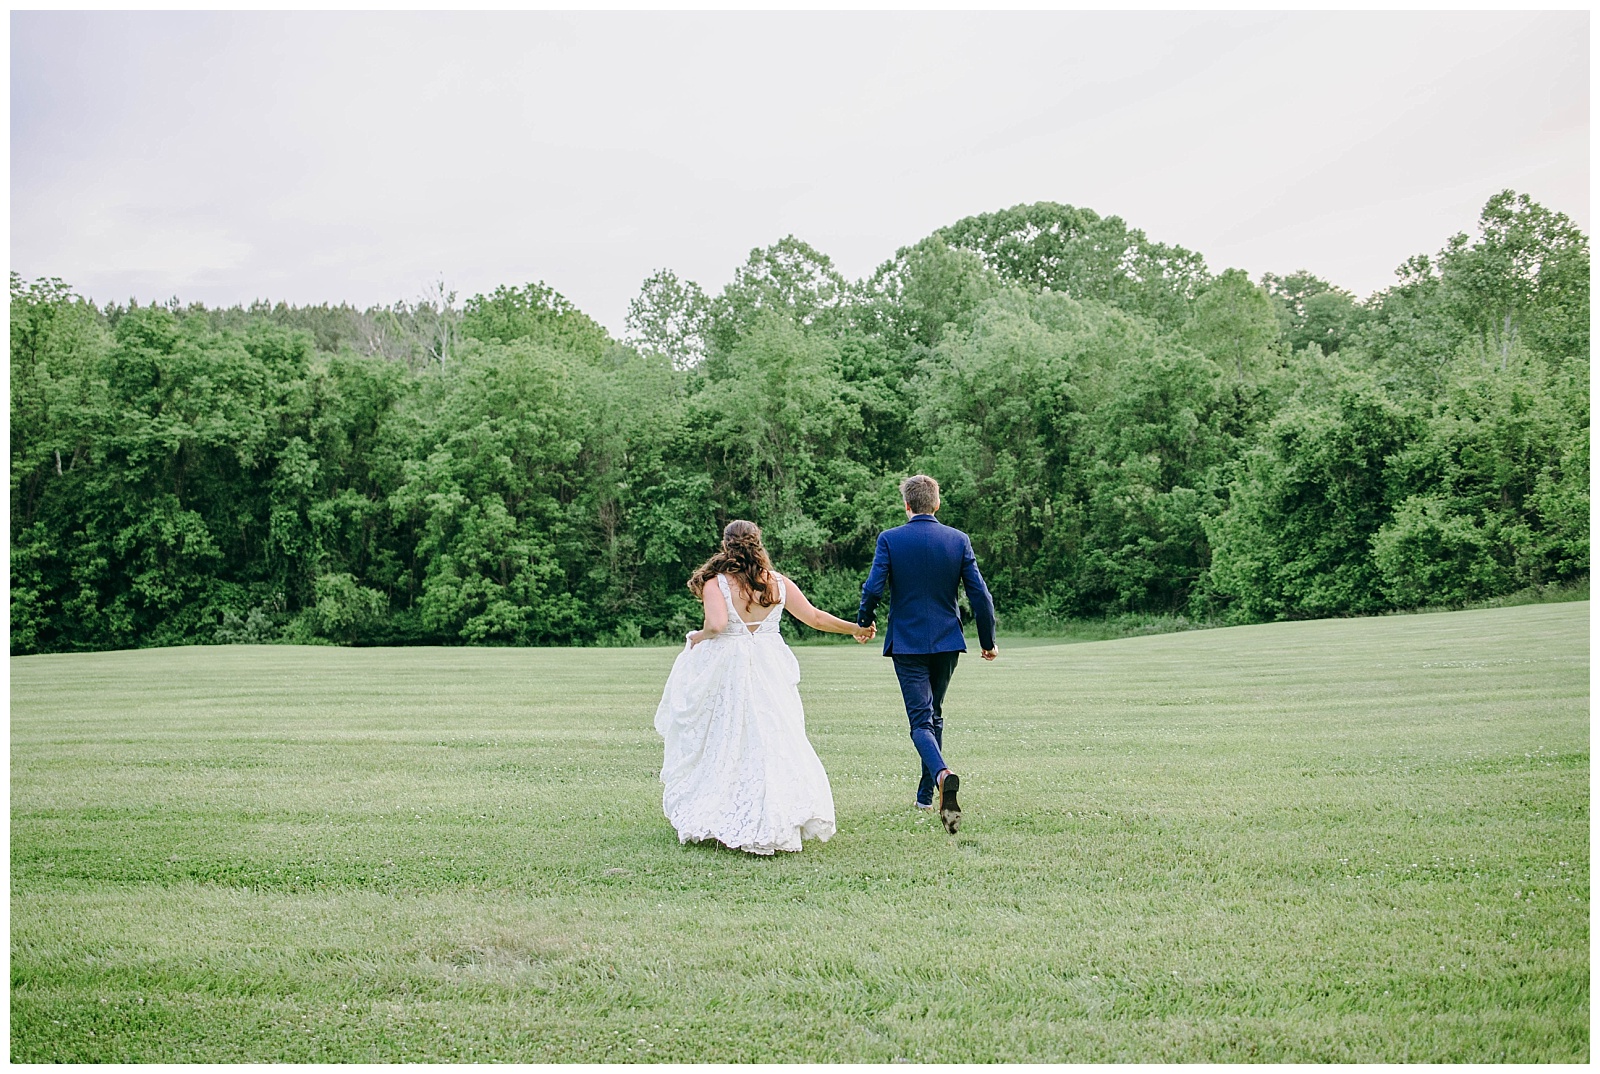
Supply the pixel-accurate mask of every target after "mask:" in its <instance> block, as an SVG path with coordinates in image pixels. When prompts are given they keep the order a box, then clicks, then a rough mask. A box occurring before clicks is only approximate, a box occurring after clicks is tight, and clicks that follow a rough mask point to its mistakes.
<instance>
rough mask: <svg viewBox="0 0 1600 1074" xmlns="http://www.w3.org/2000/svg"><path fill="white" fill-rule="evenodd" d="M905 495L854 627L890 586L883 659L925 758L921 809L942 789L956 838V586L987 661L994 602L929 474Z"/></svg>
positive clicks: (942, 811) (869, 617)
mask: <svg viewBox="0 0 1600 1074" xmlns="http://www.w3.org/2000/svg"><path fill="white" fill-rule="evenodd" d="M900 497H901V499H902V500H904V501H905V507H906V524H905V525H904V526H896V527H895V528H894V529H892V530H885V531H884V532H882V533H880V534H878V551H877V554H876V555H874V556H873V557H872V573H871V574H869V575H868V576H867V581H866V584H865V585H863V586H862V587H861V609H860V611H858V612H857V613H856V625H857V626H861V627H868V626H871V625H872V624H873V621H874V620H873V611H874V610H875V609H876V608H877V606H878V602H879V601H880V600H882V599H883V590H884V587H885V586H887V587H888V588H889V629H888V630H887V631H886V632H885V633H884V638H883V655H884V656H889V657H893V658H894V673H895V675H896V676H897V677H898V678H899V679H900V693H901V694H902V695H903V696H904V697H905V701H906V715H907V716H908V717H910V719H911V742H912V744H913V745H915V746H916V747H917V753H918V755H919V756H920V757H921V758H922V782H920V783H919V784H917V806H918V807H919V808H921V809H932V808H933V801H934V791H936V790H937V791H938V793H939V819H940V820H941V821H943V822H944V826H945V830H946V831H948V832H949V833H950V834H951V835H954V834H955V832H956V827H957V825H959V824H960V823H961V806H960V804H958V803H957V801H956V791H957V790H958V789H959V788H960V786H961V779H960V777H958V776H957V775H956V774H955V773H954V772H952V771H950V769H949V768H948V767H947V766H946V765H945V763H944V756H943V755H942V754H941V753H940V752H939V749H940V747H941V746H942V745H943V744H944V692H945V688H946V687H948V686H949V685H950V676H951V674H952V673H953V672H954V671H955V670H956V660H957V659H958V658H959V657H960V656H961V654H962V653H964V652H966V651H967V642H966V639H965V638H963V637H962V636H961V617H960V614H959V613H958V612H957V611H956V585H957V584H958V583H964V584H965V585H966V588H967V603H969V604H971V605H972V614H973V616H974V617H975V618H976V619H977V621H978V642H979V644H981V645H982V646H983V658H984V659H985V660H993V659H994V658H995V657H997V656H999V655H1000V650H999V649H997V648H996V647H995V642H994V601H993V599H992V598H991V597H990V596H989V587H988V586H986V585H984V584H983V575H981V574H979V573H978V560H977V557H976V556H974V555H973V554H972V541H971V539H970V538H968V537H967V535H966V534H965V533H962V532H961V531H960V530H957V529H951V528H950V527H949V526H946V525H944V524H943V523H941V522H940V521H939V520H938V519H936V518H934V517H933V516H934V514H935V513H937V512H938V510H939V483H938V482H937V481H935V480H934V479H933V478H931V477H928V476H927V475H926V474H917V475H915V476H914V477H908V478H906V479H905V480H904V481H902V482H901V483H900Z"/></svg>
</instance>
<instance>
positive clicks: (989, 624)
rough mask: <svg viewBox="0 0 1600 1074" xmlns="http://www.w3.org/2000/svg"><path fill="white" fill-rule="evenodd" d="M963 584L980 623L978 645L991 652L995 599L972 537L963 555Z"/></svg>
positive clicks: (974, 615)
mask: <svg viewBox="0 0 1600 1074" xmlns="http://www.w3.org/2000/svg"><path fill="white" fill-rule="evenodd" d="M963 536H964V535H963ZM961 584H962V585H964V586H966V589H967V603H968V604H970V605H972V618H974V619H976V620H977V621H978V644H979V645H981V646H982V647H983V649H984V651H985V652H991V651H993V649H994V598H993V597H992V596H990V595H989V587H988V586H987V585H984V583H983V575H982V573H980V572H979V570H978V557H977V556H976V555H974V554H973V551H972V538H970V537H968V538H967V542H966V548H964V549H963V550H962V553H961Z"/></svg>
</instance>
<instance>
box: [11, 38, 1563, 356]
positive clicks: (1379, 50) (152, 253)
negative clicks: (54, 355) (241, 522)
mask: <svg viewBox="0 0 1600 1074" xmlns="http://www.w3.org/2000/svg"><path fill="white" fill-rule="evenodd" d="M1589 38H1590V35H1589V14H1588V12H1585V11H1567V12H1544V13H1530V14H1520V13H1494V12H1468V13H1459V12H1414V13H1405V14H1391V13H1382V12H1333V13H1307V12H1302V13H1288V14H1283V13H1268V12H1247V13H1206V12H1144V13H1095V12H1034V13H1012V14H977V13H911V12H905V13H876V14H852V13H824V12H801V13H776V12H745V13H733V12H719V13H697V14H678V13H657V12H618V13H599V12H589V13H576V14H574V13H557V12H501V13H480V14H429V13H377V12H371V13H361V12H358V13H340V14H332V13H326V14H325V13H292V12H258V13H243V12H239V13H195V12H168V13H141V12H113V11H101V12H14V13H13V14H12V15H11V110H12V111H11V198H12V200H11V267H12V269H13V270H14V271H17V272H20V273H22V274H23V275H24V276H25V277H29V278H32V277H36V276H60V277H62V278H64V279H65V280H67V281H68V282H69V283H71V284H73V285H74V286H75V287H76V288H77V289H78V291H79V292H80V293H82V294H85V295H88V296H90V297H92V298H94V299H96V300H98V301H108V300H117V301H125V300H127V299H128V298H129V297H137V298H139V299H140V300H141V301H148V300H152V299H162V300H164V299H166V298H168V297H170V296H172V295H177V296H179V297H180V298H182V299H183V300H185V301H202V302H205V303H207V304H208V305H231V304H233V303H235V302H249V301H251V300H252V299H256V298H267V299H272V300H278V299H284V300H288V301H290V302H296V303H306V302H322V301H329V302H339V301H349V302H352V303H354V304H356V305H358V306H366V305H369V304H373V303H387V302H392V301H394V300H396V299H402V298H403V299H407V300H414V299H416V298H417V297H418V296H420V295H421V294H422V292H423V290H424V288H425V287H426V286H427V285H428V284H429V283H430V282H431V281H432V280H434V279H436V278H439V277H440V276H442V277H443V278H444V280H445V281H446V284H447V285H448V286H449V287H452V288H454V289H455V290H457V291H458V292H460V294H461V296H462V297H463V298H464V297H465V296H467V295H470V294H473V293H475V292H479V291H487V290H489V289H492V288H493V287H494V286H495V285H497V284H502V283H505V284H521V283H525V282H528V281H531V280H537V279H543V280H544V281H545V282H547V283H548V284H550V285H551V286H553V287H555V288H556V289H557V290H559V291H561V292H562V293H563V294H565V295H566V296H567V297H568V298H570V299H571V300H572V301H574V302H575V303H577V304H578V306H579V307H581V308H582V309H583V310H585V311H586V312H588V313H589V314H590V315H591V316H593V317H595V318H596V319H597V320H599V321H600V322H601V323H603V324H605V325H606V326H607V327H608V328H610V329H611V330H612V331H613V332H618V333H620V331H621V329H622V322H623V316H624V313H625V311H626V308H627V304H628V301H629V299H630V298H632V297H633V296H634V295H635V294H636V293H637V292H638V288H639V284H640V282H641V281H642V280H643V279H644V277H645V276H647V275H648V274H649V273H651V272H652V271H654V270H655V269H657V268H661V267H670V268H672V269H673V270H674V271H676V272H677V273H678V274H679V275H680V276H684V277H687V278H690V279H694V280H697V281H699V282H700V283H701V284H702V285H703V286H705V287H706V288H707V289H708V290H711V291H715V290H717V289H720V288H721V286H722V285H723V284H725V283H726V282H727V281H728V280H729V279H730V278H731V277H732V274H733V271H734V269H735V268H737V267H738V266H739V265H740V264H742V263H743V261H744V260H745V257H746V256H747V255H748V253H749V251H750V249H751V248H752V247H756V246H764V245H767V244H769V243H771V242H774V241H776V240H777V239H779V238H781V237H783V236H784V235H786V234H790V233H793V234H795V235H797V236H798V237H799V238H801V239H804V240H805V241H807V242H809V243H811V244H812V245H813V246H816V247H817V248H819V249H821V250H822V251H823V252H824V253H827V254H828V255H830V256H831V257H832V258H833V259H834V261H835V263H836V264H837V265H838V267H839V268H840V270H841V271H842V272H843V273H844V274H845V275H846V276H848V277H851V278H856V277H860V276H863V275H866V274H867V273H870V272H871V271H872V269H873V268H874V267H875V266H877V265H878V264H879V263H881V262H882V261H884V260H885V259H887V258H888V257H890V256H891V255H892V254H893V252H894V250H895V249H896V248H897V247H899V246H903V245H907V244H909V243H912V242H915V241H916V240H918V239H920V238H922V237H923V236H925V235H927V234H929V233H930V232H932V231H933V230H934V229H935V228H937V227H940V226H942V225H944V224H948V223H952V222H954V221H956V220H958V219H960V218H961V217H963V216H968V215H971V214H974V213H980V212H987V211H991V210H995V209H1001V208H1005V207H1008V206H1011V205H1016V204H1018V203H1021V202H1032V201H1059V202H1065V203H1068V204H1072V205H1079V206H1083V207H1087V208H1090V209H1093V210H1095V211H1096V212H1098V213H1101V214H1103V215H1111V214H1115V215H1118V216H1121V217H1122V218H1123V219H1125V220H1127V221H1128V222H1129V223H1130V224H1131V225H1133V226H1135V227H1139V228H1142V229H1144V231H1145V232H1146V234H1148V235H1149V236H1150V237H1151V238H1152V239H1156V240H1160V241H1164V242H1169V243H1176V244H1179V245H1183V246H1187V247H1189V248H1191V249H1194V250H1198V251H1199V252H1200V253H1201V254H1203V255H1204V256H1205V258H1206V261H1207V264H1208V265H1209V266H1210V267H1211V268H1212V269H1213V270H1214V271H1220V270H1221V269H1223V268H1228V267H1238V268H1243V269H1246V270H1248V271H1249V272H1250V274H1251V275H1252V276H1253V277H1257V278H1259V276H1260V274H1261V273H1262V272H1264V271H1273V272H1288V271H1293V270H1295V269H1299V268H1306V269H1309V270H1311V271H1312V272H1315V273H1317V274H1318V275H1321V276H1324V277H1326V278H1328V279H1331V280H1332V281H1333V282H1335V283H1337V284H1340V285H1341V286H1344V287H1347V288H1349V289H1351V290H1353V291H1356V292H1357V293H1358V294H1361V295H1363V296H1364V295H1366V294H1369V293H1370V292H1372V291H1374V290H1377V289H1380V288H1382V287H1386V286H1388V284H1389V283H1390V282H1391V281H1392V279H1393V270H1394V268H1395V266H1397V265H1398V264H1399V263H1400V262H1401V261H1402V260H1404V259H1405V258H1406V257H1409V256H1410V255H1412V254H1414V253H1424V252H1426V253H1432V252H1434V251H1436V250H1438V249H1439V247H1440V246H1442V245H1443V244H1444V242H1445V240H1446V239H1447V238H1448V237H1449V236H1450V235H1451V234H1453V233H1455V232H1457V231H1463V230H1466V231H1470V230H1472V228H1473V225H1474V222H1475V221H1476V219H1477V213H1478V210H1479V209H1480V208H1481V207H1482V205H1483V203H1484V201H1486V200H1487V199H1488V197H1489V196H1490V195H1491V194H1493V193H1495V192H1496V191H1498V190H1501V189H1503V188H1506V187H1511V188H1514V189H1516V190H1519V191H1523V192H1526V193H1528V194H1531V195H1532V196H1533V197H1534V198H1535V199H1537V200H1538V201H1540V202H1542V203H1543V204H1545V205H1547V206H1549V207H1550V208H1553V209H1557V210H1559V211H1562V212H1565V213H1567V214H1568V215H1570V216H1571V217H1573V218H1574V220H1576V222H1577V223H1578V224H1579V226H1581V227H1582V228H1583V229H1584V230H1585V231H1588V230H1589V226H1590V222H1589Z"/></svg>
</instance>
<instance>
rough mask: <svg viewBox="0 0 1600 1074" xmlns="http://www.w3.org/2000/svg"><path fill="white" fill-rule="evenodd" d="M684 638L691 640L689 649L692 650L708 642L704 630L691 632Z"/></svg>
mask: <svg viewBox="0 0 1600 1074" xmlns="http://www.w3.org/2000/svg"><path fill="white" fill-rule="evenodd" d="M684 637H686V638H688V639H689V648H691V649H693V648H694V647H695V646H696V645H699V644H700V643H701V642H703V641H705V640H706V635H705V631H703V630H691V631H689V633H687V634H685V635H684Z"/></svg>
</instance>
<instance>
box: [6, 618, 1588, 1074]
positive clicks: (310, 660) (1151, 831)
mask: <svg viewBox="0 0 1600 1074" xmlns="http://www.w3.org/2000/svg"><path fill="white" fill-rule="evenodd" d="M1588 617H1589V605H1588V603H1587V602H1584V603H1572V604H1553V605H1533V606H1526V607H1517V608H1505V609H1496V610H1487V611H1469V612H1456V613H1450V614H1440V615H1421V616H1396V617H1391V618H1379V619H1357V620H1336V621H1321V622H1305V623H1286V624H1277V625H1271V626H1260V627H1238V628H1233V629H1227V630H1211V631H1199V632H1192V633H1183V634H1169V635H1161V636H1154V637H1142V638H1131V639H1126V640H1121V641H1108V642H1095V643H1086V644H1076V645H1067V644H1037V643H1036V644H1031V645H1025V646H1014V647H1009V648H1008V647H1007V644H1006V642H1005V639H1004V638H1002V639H1001V646H1002V652H1001V659H1000V660H999V661H998V662H997V663H995V664H993V665H984V664H982V662H981V661H978V660H976V659H968V660H966V661H963V663H962V666H961V668H960V670H959V671H958V672H957V674H956V678H955V681H954V684H953V685H952V687H951V692H950V697H949V699H948V701H947V705H946V713H947V729H946V737H947V752H948V754H949V756H950V757H951V759H952V762H953V764H954V765H955V766H956V768H957V771H959V772H960V773H961V775H962V780H963V782H962V804H963V806H965V808H966V818H965V821H964V826H963V829H962V832H961V834H960V835H959V836H957V837H955V838H951V837H949V836H947V835H946V834H945V833H944V832H943V831H942V830H940V829H939V827H938V823H937V821H936V820H932V819H930V818H929V817H927V816H926V815H925V814H921V813H918V812H916V811H914V810H913V809H912V808H911V805H910V802H911V796H912V790H913V784H914V779H913V777H914V772H913V765H914V763H915V762H914V755H913V753H912V750H911V745H910V742H909V739H908V738H907V736H906V733H905V728H904V715H903V712H902V710H901V707H900V700H899V695H898V691H897V690H896V688H895V685H894V676H893V674H892V673H891V671H890V668H889V665H888V662H887V661H885V660H883V659H882V658H881V657H879V656H877V655H876V647H872V648H857V647H849V648H844V647H810V648H803V649H801V650H799V658H800V661H801V666H802V668H803V672H804V680H803V682H802V683H801V691H802V693H803V695H804V697H805V701H806V711H807V723H808V727H809V729H810V733H811V738H812V741H813V743H814V744H815V745H816V747H817V751H818V753H819V754H820V756H821V757H822V760H823V763H824V764H825V765H826V766H827V768H828V772H829V775H830V777H831V779H832V781H833V788H834V796H835V801H836V804H837V808H838V816H839V832H838V835H837V836H835V838H834V839H833V841H831V842H829V843H827V844H826V845H819V844H814V843H813V844H808V845H807V848H806V850H805V851H804V852H803V853H801V854H798V855H780V856H778V857H777V858H772V859H760V858H753V857H747V856H745V855H742V854H739V853H737V852H732V851H727V850H724V849H720V848H716V847H707V846H689V847H682V846H679V845H678V843H677V839H676V837H675V835H674V833H673V832H672V830H671V829H670V827H668V825H667V824H666V822H665V820H664V819H663V818H662V816H661V810H660V786H659V784H658V782H657V780H656V775H657V771H658V769H659V765H660V754H661V748H660V743H659V740H658V739H657V737H656V735H655V733H654V731H653V730H652V727H651V718H652V716H653V714H654V711H655V704H656V701H657V699H658V697H659V692H660V688H661V684H662V682H663V681H664V680H665V677H666V673H667V669H668V667H669V666H670V664H671V661H672V658H673V655H674V653H673V652H672V651H671V650H662V649H631V650H599V649H582V650H550V649H545V650H539V649H409V650H352V649H332V648H292V647H271V646H269V647H244V646H239V647H217V648H187V649H168V650H146V651H139V652H117V653H103V654H90V655H73V656H44V657H23V658H14V659H13V660H12V661H11V1058H12V1059H13V1060H14V1061H22V1062H47V1061H55V1060H66V1061H105V1060H124V1061H126V1060H206V1061H235V1060H253V1061H317V1060H355V1061H400V1060H458V1061H472V1060H491V1059H493V1060H531V1061H565V1060H622V1061H663V1060H709V1061H724V1060H725V1061H752V1060H774V1061H782V1060H816V1061H832V1060H853V1061H863V1062H885V1061H890V1060H894V1059H908V1060H912V1061H946V1062H953V1061H983V1060H1037V1061H1096V1060H1136V1059H1142V1060H1217V1061H1232V1060H1282V1061H1295V1060H1314V1061H1321V1060H1354V1061H1368V1060H1386V1061H1401V1062H1405V1061H1422V1060H1428V1061H1435V1060H1437V1061H1456V1060H1485V1061H1492V1060H1526V1061H1533V1060H1537V1061H1545V1060H1563V1061H1587V1060H1588V1058H1589V1002H1590V998H1589V923H1588V922H1589V857H1588V848H1589V811H1588V803H1589V731H1588V726H1589V725H1588V719H1589V717H1588V707H1589V677H1588V676H1589V628H1588Z"/></svg>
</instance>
